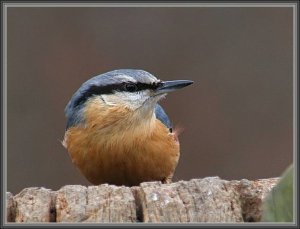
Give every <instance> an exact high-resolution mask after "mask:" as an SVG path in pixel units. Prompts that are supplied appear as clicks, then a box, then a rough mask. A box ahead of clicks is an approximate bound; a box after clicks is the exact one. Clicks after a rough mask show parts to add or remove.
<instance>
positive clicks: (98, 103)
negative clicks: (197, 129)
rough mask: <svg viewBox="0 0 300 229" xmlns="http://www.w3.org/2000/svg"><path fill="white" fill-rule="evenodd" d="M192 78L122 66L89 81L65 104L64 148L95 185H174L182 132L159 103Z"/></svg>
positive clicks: (188, 83) (184, 85) (189, 82)
mask: <svg viewBox="0 0 300 229" xmlns="http://www.w3.org/2000/svg"><path fill="white" fill-rule="evenodd" d="M192 83H193V81H191V80H172V81H162V80H160V79H157V78H156V77H155V76H154V75H152V74H151V73H149V72H147V71H144V70H140V69H117V70H112V71H109V72H106V73H103V74H100V75H97V76H94V77H92V78H90V79H89V80H87V81H86V82H84V83H83V84H82V85H81V86H80V87H79V89H78V90H77V91H76V92H75V93H74V94H73V96H72V97H71V99H70V101H69V102H68V104H67V106H66V108H65V115H66V118H67V125H66V128H65V134H64V139H63V141H62V144H63V146H64V147H65V148H66V150H67V151H68V154H69V156H70V158H71V160H72V162H73V164H75V166H77V168H78V169H79V170H80V171H81V173H82V174H83V175H84V176H85V177H86V179H87V180H88V181H89V182H90V183H92V184H94V185H100V184H104V183H106V184H112V185H117V186H122V185H124V186H138V185H139V184H140V183H142V182H151V181H161V182H162V183H164V184H167V183H171V182H172V177H173V174H174V172H175V169H176V166H177V164H178V160H179V157H180V144H179V140H178V133H177V132H176V130H173V127H172V123H171V121H170V119H169V117H168V115H167V114H166V112H165V111H164V109H163V108H162V107H161V105H159V104H158V102H159V101H160V100H161V99H162V98H164V97H165V96H166V95H167V94H168V93H169V92H173V91H175V90H177V89H180V88H183V87H186V86H188V85H190V84H192Z"/></svg>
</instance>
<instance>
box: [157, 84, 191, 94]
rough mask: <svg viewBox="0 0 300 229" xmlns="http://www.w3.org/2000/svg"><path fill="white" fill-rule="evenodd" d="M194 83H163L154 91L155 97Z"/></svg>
mask: <svg viewBox="0 0 300 229" xmlns="http://www.w3.org/2000/svg"><path fill="white" fill-rule="evenodd" d="M192 83H194V82H193V81H191V80H172V81H163V82H162V84H161V86H159V87H158V88H157V89H156V91H155V95H160V94H165V93H169V92H172V91H175V90H178V89H180V88H183V87H186V86H189V85H191V84H192Z"/></svg>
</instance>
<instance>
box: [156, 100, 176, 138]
mask: <svg viewBox="0 0 300 229" xmlns="http://www.w3.org/2000/svg"><path fill="white" fill-rule="evenodd" d="M155 115H156V118H157V119H158V120H160V121H161V122H162V123H163V124H164V125H165V126H166V127H167V128H168V129H169V130H170V132H171V133H172V123H171V121H170V119H169V117H168V115H167V114H166V112H165V111H164V109H163V108H162V107H161V106H160V105H159V104H156V106H155Z"/></svg>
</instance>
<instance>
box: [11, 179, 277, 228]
mask: <svg viewBox="0 0 300 229" xmlns="http://www.w3.org/2000/svg"><path fill="white" fill-rule="evenodd" d="M277 181H278V178H270V179H262V180H256V181H249V180H245V179H243V180H241V181H236V180H233V181H226V180H222V179H220V178H218V177H207V178H204V179H192V180H190V181H179V182H176V183H171V184H161V182H146V183H142V184H140V186H136V187H131V188H130V187H125V186H114V185H107V184H103V185H99V186H89V187H84V186H80V185H67V186H64V187H62V188H61V189H60V190H58V191H51V190H49V189H45V188H27V189H24V190H23V191H22V192H20V193H19V194H18V195H16V196H14V197H13V196H12V194H10V193H7V198H6V202H7V205H6V207H7V208H6V209H7V221H9V222H14V221H15V222H89V223H91V222H105V223H108V222H113V223H129V222H155V223H157V222H171V223H175V222H176V223H177V222H244V221H247V222H249V221H255V222H257V221H259V220H260V217H261V203H262V199H263V198H264V197H265V196H266V194H267V193H268V192H269V191H270V190H271V189H272V187H273V186H274V185H275V184H276V183H277Z"/></svg>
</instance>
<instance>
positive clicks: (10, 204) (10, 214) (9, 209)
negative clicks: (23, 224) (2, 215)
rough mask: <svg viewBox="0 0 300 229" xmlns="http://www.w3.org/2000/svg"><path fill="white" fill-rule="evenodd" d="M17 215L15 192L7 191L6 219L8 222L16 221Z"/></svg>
mask: <svg viewBox="0 0 300 229" xmlns="http://www.w3.org/2000/svg"><path fill="white" fill-rule="evenodd" d="M15 217H16V203H15V200H14V197H13V194H12V193H10V192H7V193H6V220H7V222H15Z"/></svg>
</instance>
